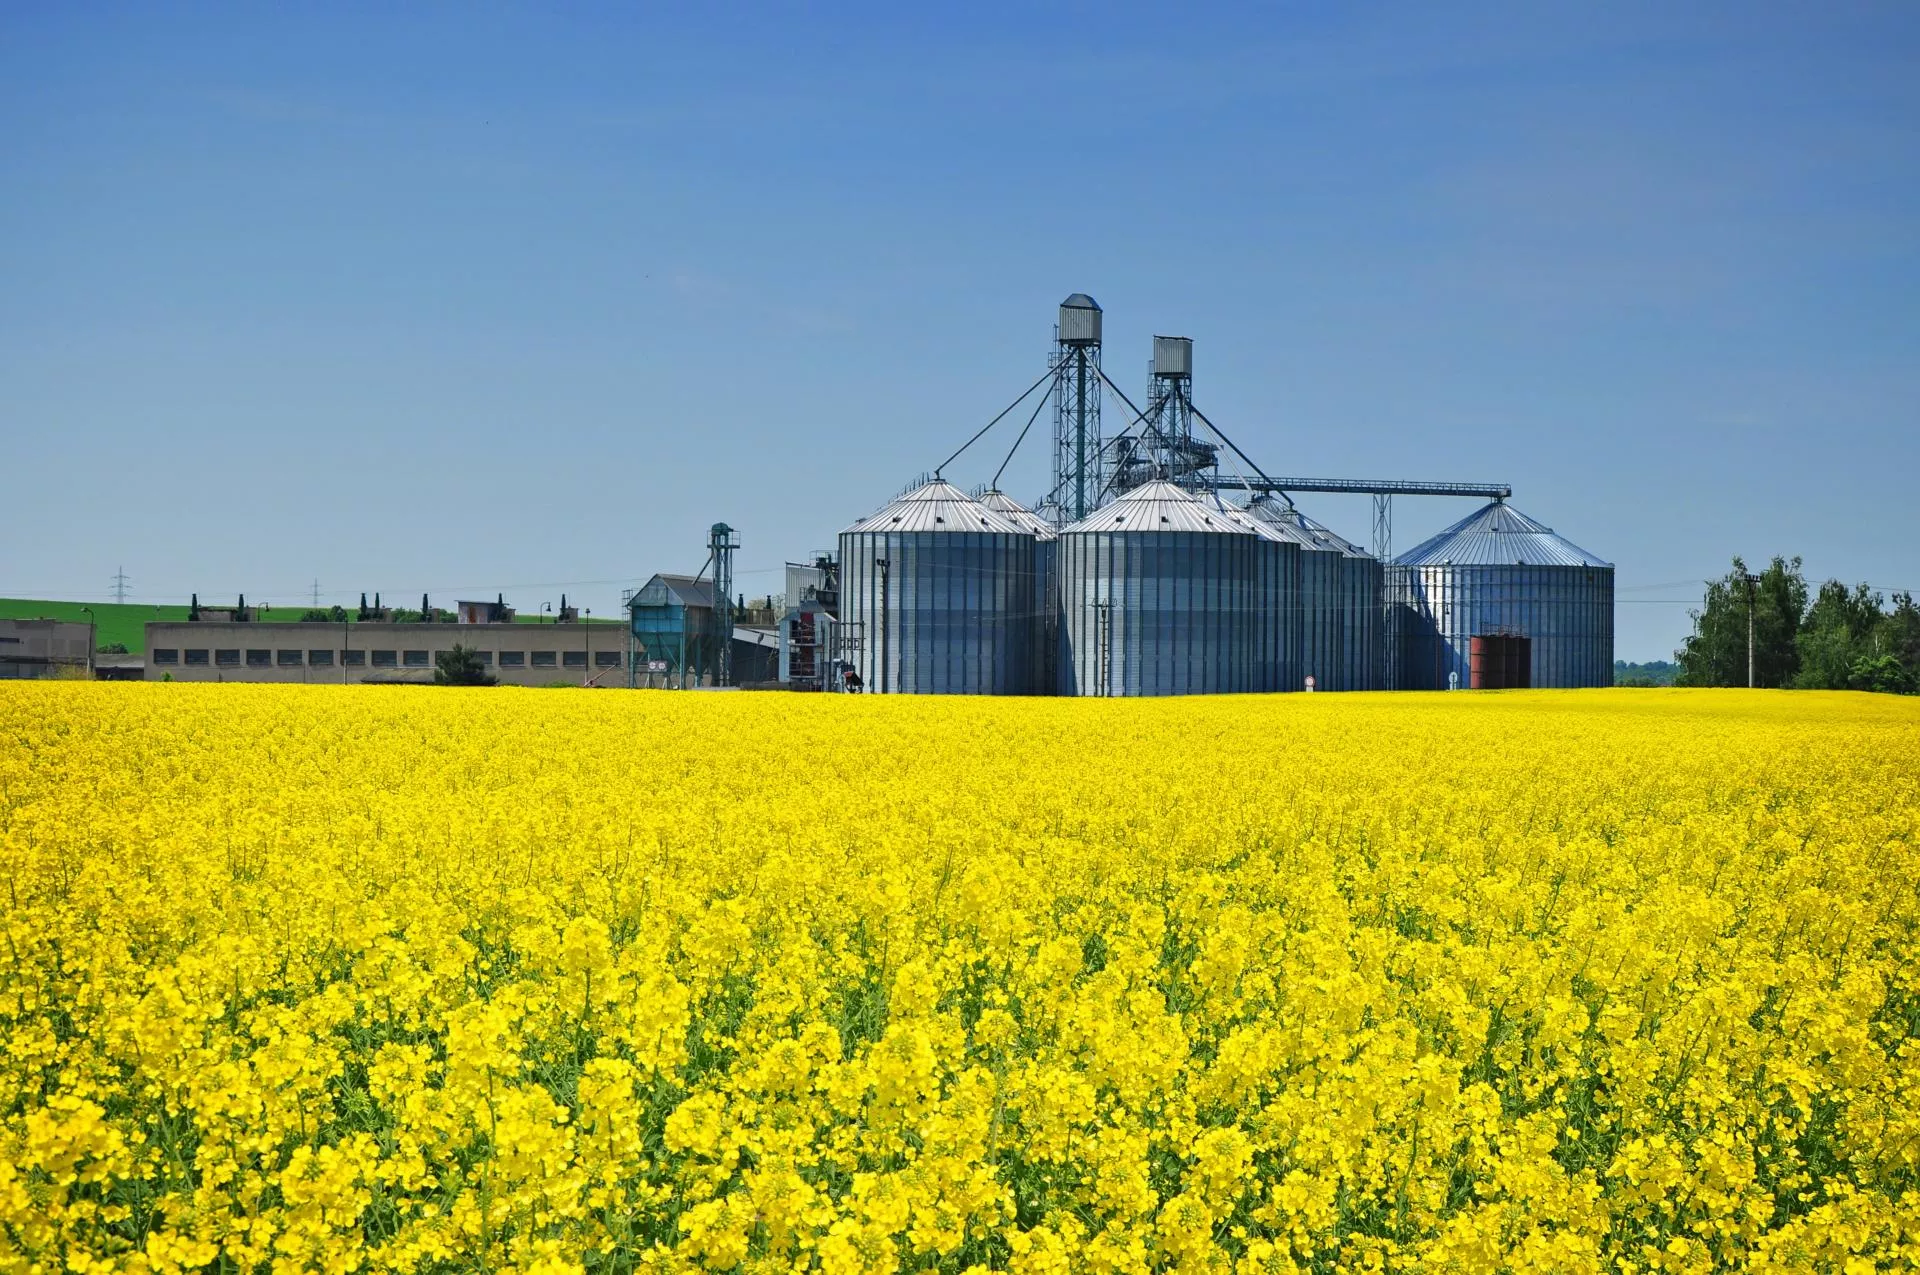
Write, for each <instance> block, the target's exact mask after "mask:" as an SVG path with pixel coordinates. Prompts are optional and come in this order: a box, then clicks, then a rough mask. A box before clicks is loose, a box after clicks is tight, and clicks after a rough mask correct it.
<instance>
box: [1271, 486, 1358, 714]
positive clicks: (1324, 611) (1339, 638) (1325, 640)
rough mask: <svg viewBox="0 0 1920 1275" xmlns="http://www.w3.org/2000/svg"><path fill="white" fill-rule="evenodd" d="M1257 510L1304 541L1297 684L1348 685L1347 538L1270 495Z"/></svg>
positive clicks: (1297, 686)
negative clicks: (1307, 680) (1330, 532)
mask: <svg viewBox="0 0 1920 1275" xmlns="http://www.w3.org/2000/svg"><path fill="white" fill-rule="evenodd" d="M1251 509H1252V512H1253V513H1254V515H1255V516H1256V517H1258V518H1259V519H1260V520H1261V521H1263V522H1266V523H1268V524H1269V525H1271V526H1273V527H1276V528H1278V529H1279V530H1280V531H1281V532H1283V533H1284V534H1285V535H1287V536H1288V537H1289V538H1290V539H1291V540H1293V542H1294V543H1296V544H1298V545H1299V546H1300V571H1299V588H1298V590H1297V597H1298V602H1297V608H1298V609H1297V612H1296V614H1297V617H1298V625H1299V634H1300V640H1299V645H1298V646H1297V648H1296V649H1297V650H1298V651H1299V660H1298V666H1297V668H1298V672H1297V675H1296V676H1295V678H1294V683H1293V687H1292V689H1294V690H1299V689H1301V687H1303V686H1304V685H1305V683H1306V679H1307V678H1309V677H1311V678H1312V679H1313V688H1314V689H1315V690H1317V691H1331V690H1343V689H1345V687H1344V685H1343V682H1344V673H1343V672H1342V670H1343V669H1344V667H1345V664H1344V658H1345V649H1346V626H1345V612H1344V611H1343V609H1342V603H1343V601H1344V599H1345V597H1346V588H1347V574H1346V573H1347V568H1346V566H1345V560H1346V553H1345V551H1344V549H1343V545H1344V544H1345V542H1344V541H1342V540H1340V538H1339V537H1338V536H1330V535H1329V534H1328V533H1327V532H1326V531H1325V530H1324V529H1323V528H1322V527H1321V526H1320V524H1319V523H1317V522H1314V521H1313V520H1312V519H1311V518H1308V517H1307V516H1306V515H1305V514H1303V513H1301V512H1300V511H1299V510H1298V509H1297V508H1295V507H1294V506H1293V505H1290V504H1283V503H1280V502H1278V501H1274V500H1271V499H1267V500H1258V501H1255V502H1254V504H1253V505H1252V506H1251Z"/></svg>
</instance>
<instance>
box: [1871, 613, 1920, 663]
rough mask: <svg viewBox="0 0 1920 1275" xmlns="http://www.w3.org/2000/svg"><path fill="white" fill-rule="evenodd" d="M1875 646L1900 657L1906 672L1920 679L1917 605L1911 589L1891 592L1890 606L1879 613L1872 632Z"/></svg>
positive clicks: (1919, 620) (1882, 651) (1919, 615)
mask: <svg viewBox="0 0 1920 1275" xmlns="http://www.w3.org/2000/svg"><path fill="white" fill-rule="evenodd" d="M1873 647H1874V650H1875V651H1876V652H1877V653H1879V654H1882V655H1890V656H1892V657H1893V658H1894V659H1895V660H1897V661H1899V663H1900V667H1902V668H1904V669H1906V670H1907V674H1908V675H1909V676H1910V677H1913V678H1915V679H1917V680H1920V607H1917V606H1915V605H1914V604H1913V595H1912V594H1911V593H1896V594H1894V595H1893V610H1891V611H1889V612H1887V614H1885V615H1884V616H1882V617H1880V624H1879V626H1878V627H1877V628H1876V629H1875V630H1874V634H1873Z"/></svg>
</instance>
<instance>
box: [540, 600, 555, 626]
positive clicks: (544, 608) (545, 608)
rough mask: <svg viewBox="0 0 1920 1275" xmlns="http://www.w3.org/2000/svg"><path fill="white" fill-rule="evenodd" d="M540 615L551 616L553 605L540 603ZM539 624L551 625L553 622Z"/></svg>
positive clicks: (544, 621)
mask: <svg viewBox="0 0 1920 1275" xmlns="http://www.w3.org/2000/svg"><path fill="white" fill-rule="evenodd" d="M540 614H542V615H552V614H553V603H551V602H542V603H541V604H540ZM541 623H542V624H552V623H553V621H552V620H542V621H541Z"/></svg>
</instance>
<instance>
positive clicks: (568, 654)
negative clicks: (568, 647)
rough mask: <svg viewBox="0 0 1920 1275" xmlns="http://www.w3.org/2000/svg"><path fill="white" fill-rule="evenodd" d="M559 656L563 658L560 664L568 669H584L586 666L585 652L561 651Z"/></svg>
mask: <svg viewBox="0 0 1920 1275" xmlns="http://www.w3.org/2000/svg"><path fill="white" fill-rule="evenodd" d="M561 654H562V655H563V656H564V657H565V658H564V659H563V660H562V661H561V663H563V664H565V665H566V666H567V667H568V668H585V667H586V666H587V653H586V652H585V651H563V652H561Z"/></svg>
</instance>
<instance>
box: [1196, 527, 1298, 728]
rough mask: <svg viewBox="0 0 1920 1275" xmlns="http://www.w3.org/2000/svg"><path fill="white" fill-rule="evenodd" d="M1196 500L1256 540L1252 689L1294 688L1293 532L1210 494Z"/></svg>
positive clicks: (1295, 543) (1295, 594)
mask: <svg viewBox="0 0 1920 1275" xmlns="http://www.w3.org/2000/svg"><path fill="white" fill-rule="evenodd" d="M1201 501H1202V503H1204V504H1205V505H1206V506H1207V507H1208V508H1209V509H1212V510H1214V511H1216V512H1217V513H1219V514H1220V515H1222V516H1223V517H1226V518H1231V519H1234V520H1237V521H1239V522H1240V523H1241V524H1242V525H1244V526H1245V527H1247V528H1248V529H1249V530H1250V531H1252V532H1253V533H1254V535H1255V536H1257V537H1258V538H1259V540H1260V541H1261V544H1260V546H1259V548H1258V549H1257V550H1256V551H1255V553H1256V558H1257V561H1258V564H1259V573H1258V577H1257V579H1256V582H1255V587H1254V621H1255V622H1254V628H1253V637H1252V642H1253V645H1252V657H1253V667H1254V687H1253V689H1254V690H1257V691H1297V690H1299V689H1300V553H1301V540H1300V538H1298V537H1297V536H1296V535H1295V534H1294V532H1293V531H1291V530H1290V529H1288V528H1284V527H1281V526H1278V525H1276V524H1275V523H1273V522H1270V521H1268V520H1266V519H1264V518H1261V517H1259V516H1258V515H1257V514H1256V513H1255V511H1254V510H1253V509H1251V508H1248V509H1241V508H1238V507H1236V506H1233V505H1229V504H1227V503H1226V502H1225V501H1224V500H1222V499H1221V498H1220V494H1219V493H1218V492H1217V491H1216V492H1208V493H1206V494H1205V495H1203V496H1201Z"/></svg>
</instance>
